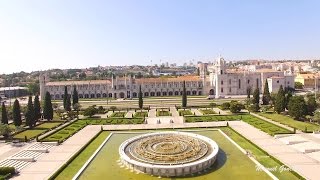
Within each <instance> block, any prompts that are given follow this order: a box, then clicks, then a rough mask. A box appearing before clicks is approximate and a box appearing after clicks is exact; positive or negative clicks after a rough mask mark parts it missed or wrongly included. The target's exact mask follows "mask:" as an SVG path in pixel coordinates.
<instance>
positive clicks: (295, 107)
mask: <svg viewBox="0 0 320 180" xmlns="http://www.w3.org/2000/svg"><path fill="white" fill-rule="evenodd" d="M306 108H307V105H306V102H305V100H304V98H303V96H293V97H292V98H291V99H290V101H289V104H288V112H289V115H290V116H292V117H293V118H294V119H298V120H299V119H302V118H304V117H305V116H306V114H307V111H306Z"/></svg>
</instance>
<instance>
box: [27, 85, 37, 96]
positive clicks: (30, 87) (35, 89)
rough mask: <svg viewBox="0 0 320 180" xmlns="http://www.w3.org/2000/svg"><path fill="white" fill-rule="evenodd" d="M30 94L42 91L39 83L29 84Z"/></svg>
mask: <svg viewBox="0 0 320 180" xmlns="http://www.w3.org/2000/svg"><path fill="white" fill-rule="evenodd" d="M27 88H28V91H29V93H30V94H33V95H36V94H39V93H40V85H39V83H30V84H28V86H27Z"/></svg>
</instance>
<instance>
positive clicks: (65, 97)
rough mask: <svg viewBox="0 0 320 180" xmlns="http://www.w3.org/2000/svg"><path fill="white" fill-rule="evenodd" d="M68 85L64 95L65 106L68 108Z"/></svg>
mask: <svg viewBox="0 0 320 180" xmlns="http://www.w3.org/2000/svg"><path fill="white" fill-rule="evenodd" d="M68 96H69V95H68V87H67V86H64V95H63V108H64V109H65V110H66V107H67V99H68Z"/></svg>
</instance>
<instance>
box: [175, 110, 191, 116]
mask: <svg viewBox="0 0 320 180" xmlns="http://www.w3.org/2000/svg"><path fill="white" fill-rule="evenodd" d="M178 112H179V116H187V115H193V113H192V112H191V110H190V109H180V110H178Z"/></svg>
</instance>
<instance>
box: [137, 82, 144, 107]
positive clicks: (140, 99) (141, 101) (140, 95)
mask: <svg viewBox="0 0 320 180" xmlns="http://www.w3.org/2000/svg"><path fill="white" fill-rule="evenodd" d="M138 96H139V108H140V109H142V108H143V98H142V91H141V85H140V86H139V94H138Z"/></svg>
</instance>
